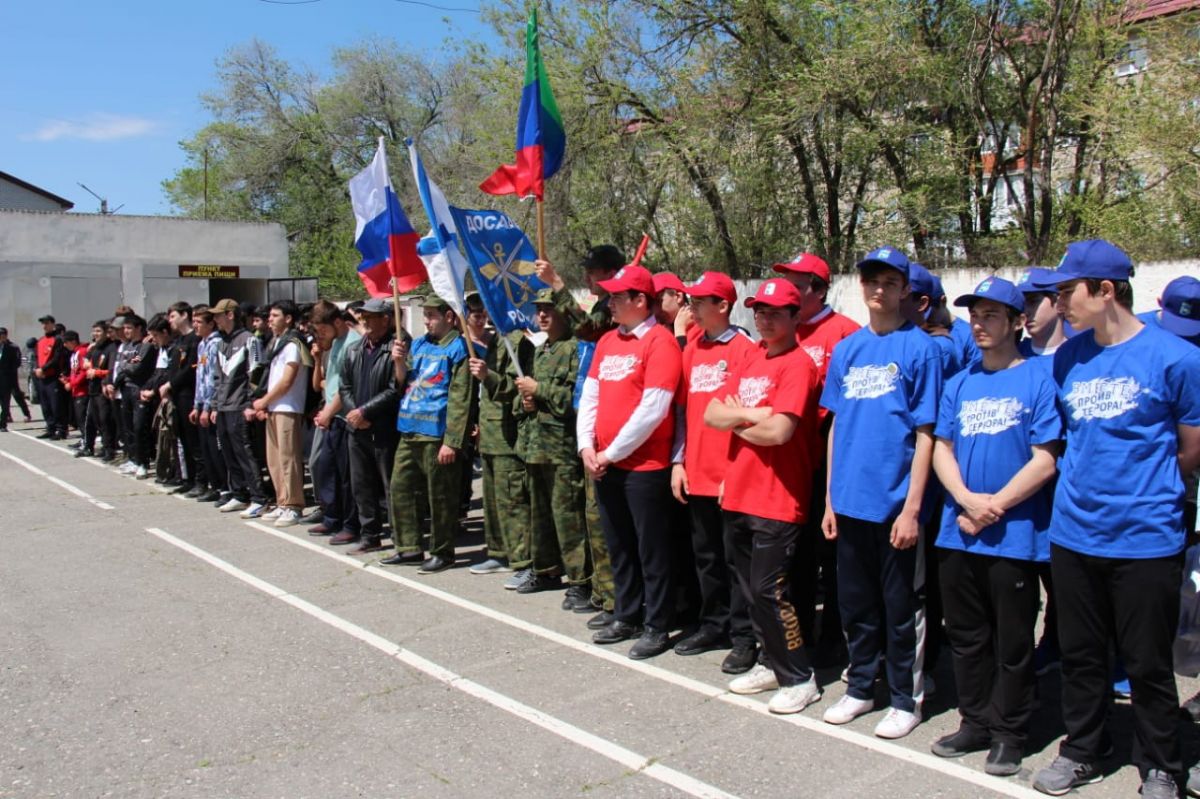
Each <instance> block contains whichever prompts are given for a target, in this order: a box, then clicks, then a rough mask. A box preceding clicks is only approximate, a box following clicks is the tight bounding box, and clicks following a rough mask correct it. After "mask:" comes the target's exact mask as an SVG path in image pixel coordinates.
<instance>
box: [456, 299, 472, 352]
mask: <svg viewBox="0 0 1200 799" xmlns="http://www.w3.org/2000/svg"><path fill="white" fill-rule="evenodd" d="M451 310H453V309H451ZM463 310H464V311H465V310H466V303H464V304H463ZM455 316H457V317H458V326H459V327H461V328H462V334H463V338H464V339H465V340H466V342H467V355H469V356H470V357H472V358H475V357H477V356H476V355H475V345H474V344H473V343H471V331H470V330H468V329H467V315H466V314H465V313H464V314H462V315H459V314H455Z"/></svg>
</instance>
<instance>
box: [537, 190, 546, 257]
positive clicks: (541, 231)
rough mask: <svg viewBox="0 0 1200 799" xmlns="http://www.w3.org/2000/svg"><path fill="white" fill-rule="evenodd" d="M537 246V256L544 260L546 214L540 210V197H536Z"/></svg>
mask: <svg viewBox="0 0 1200 799" xmlns="http://www.w3.org/2000/svg"><path fill="white" fill-rule="evenodd" d="M537 247H538V258H540V259H542V260H543V261H544V260H546V215H545V214H544V213H543V212H542V198H541V197H538V198H537Z"/></svg>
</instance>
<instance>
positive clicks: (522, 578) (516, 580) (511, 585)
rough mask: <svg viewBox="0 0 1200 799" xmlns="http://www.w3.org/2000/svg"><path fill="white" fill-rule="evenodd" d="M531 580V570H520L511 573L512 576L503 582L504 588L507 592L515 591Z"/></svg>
mask: <svg viewBox="0 0 1200 799" xmlns="http://www.w3.org/2000/svg"><path fill="white" fill-rule="evenodd" d="M532 579H533V569H521V570H519V571H516V572H513V576H512V577H509V578H508V579H507V580H505V581H504V587H505V589H507V590H509V591H516V590H517V589H518V588H520V587H521V586H523V585H525V583H527V582H529V581H530V580H532Z"/></svg>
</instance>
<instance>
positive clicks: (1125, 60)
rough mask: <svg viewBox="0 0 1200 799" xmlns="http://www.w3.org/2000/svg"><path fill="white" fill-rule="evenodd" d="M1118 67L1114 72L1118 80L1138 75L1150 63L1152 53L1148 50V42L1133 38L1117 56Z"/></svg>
mask: <svg viewBox="0 0 1200 799" xmlns="http://www.w3.org/2000/svg"><path fill="white" fill-rule="evenodd" d="M1116 63H1117V65H1116V67H1115V68H1114V69H1113V72H1114V73H1115V74H1116V76H1117V77H1118V78H1124V77H1128V76H1130V75H1136V74H1138V73H1139V72H1141V71H1142V70H1144V69H1145V68H1146V65H1147V64H1148V63H1150V52H1149V50H1147V49H1146V40H1145V39H1143V38H1142V37H1140V36H1133V37H1131V38H1130V39H1129V41H1128V42H1126V43H1125V46H1124V47H1123V48H1121V52H1120V53H1118V54H1117V59H1116Z"/></svg>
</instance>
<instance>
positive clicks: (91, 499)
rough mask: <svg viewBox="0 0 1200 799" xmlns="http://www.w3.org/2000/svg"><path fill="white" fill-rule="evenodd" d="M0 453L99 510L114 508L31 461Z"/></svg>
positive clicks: (1, 451) (2, 451)
mask: <svg viewBox="0 0 1200 799" xmlns="http://www.w3.org/2000/svg"><path fill="white" fill-rule="evenodd" d="M0 455H3V456H4V457H6V458H8V459H9V460H10V461H12V462H13V463H15V464H17V465H18V466H22V467H24V468H25V469H27V470H29V471H31V472H33V473H34V474H36V475H37V476H38V477H44V478H46V479H47V480H49V481H50V482H51V483H54V484H55V485H56V486H58V487H59V488H64V489H66V490H67V491H70V492H71V493H72V494H74V495H75V496H77V497H79V498H80V499H86V500H87V501H88V502H90V503H92V504H93V505H95V506H96V507H97V508H99V509H100V510H116V509H115V508H114V507H113V506H112V505H109V504H108V503H107V502H101V501H100V500H98V499H96V498H95V497H93V496H92V495H91V494H89V493H87V492H86V491H84V490H82V489H79V488H76V487H75V486H73V485H71V484H70V483H68V482H67V481H66V480H61V479H59V478H57V477H55V476H54V475H52V474H47V473H46V472H44V471H42V470H41V469H39V468H38V467H36V466H34V465H33V464H32V463H29V462H27V461H23V460H21V459H20V458H18V457H17V456H16V455H12V454H10V453H8V452H5V451H4V450H0Z"/></svg>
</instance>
